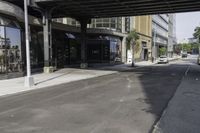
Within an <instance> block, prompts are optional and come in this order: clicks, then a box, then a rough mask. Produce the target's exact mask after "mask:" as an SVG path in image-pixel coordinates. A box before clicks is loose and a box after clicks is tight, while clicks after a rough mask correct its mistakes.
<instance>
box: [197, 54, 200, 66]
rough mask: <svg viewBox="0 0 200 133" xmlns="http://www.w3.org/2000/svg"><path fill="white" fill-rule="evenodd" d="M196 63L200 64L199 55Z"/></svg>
mask: <svg viewBox="0 0 200 133" xmlns="http://www.w3.org/2000/svg"><path fill="white" fill-rule="evenodd" d="M197 64H198V65H200V55H199V56H198V58H197Z"/></svg>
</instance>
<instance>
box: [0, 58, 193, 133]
mask: <svg viewBox="0 0 200 133" xmlns="http://www.w3.org/2000/svg"><path fill="white" fill-rule="evenodd" d="M191 60H192V59H186V60H184V61H177V62H173V63H170V64H168V65H163V64H161V65H155V66H150V67H143V68H137V69H135V70H129V71H126V72H120V73H117V74H112V75H107V76H102V77H98V78H93V79H88V80H82V81H77V82H72V83H67V84H62V85H58V86H54V87H48V88H45V89H41V90H34V91H30V92H28V93H22V94H17V95H11V96H7V97H1V98H0V133H148V132H151V130H152V127H153V125H154V124H155V123H156V122H157V120H158V119H159V118H160V116H161V114H162V112H163V110H164V109H165V108H166V106H167V104H168V102H169V100H170V99H171V98H172V96H173V95H174V93H175V91H176V89H177V87H178V86H179V84H180V82H181V80H182V77H183V75H184V74H185V72H186V70H187V68H188V66H189V64H187V63H192V62H193V61H194V60H192V61H191Z"/></svg>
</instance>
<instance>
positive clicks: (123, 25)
mask: <svg viewBox="0 0 200 133" xmlns="http://www.w3.org/2000/svg"><path fill="white" fill-rule="evenodd" d="M125 21H126V20H125V17H122V33H125V25H126V22H125Z"/></svg>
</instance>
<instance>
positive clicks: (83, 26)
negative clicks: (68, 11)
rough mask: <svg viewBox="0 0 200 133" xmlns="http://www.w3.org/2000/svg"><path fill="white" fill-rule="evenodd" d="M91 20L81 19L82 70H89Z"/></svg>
mask: <svg viewBox="0 0 200 133" xmlns="http://www.w3.org/2000/svg"><path fill="white" fill-rule="evenodd" d="M89 20H90V19H80V20H79V22H80V24H81V64H80V67H81V68H87V67H88V62H87V44H86V43H87V24H88V22H89Z"/></svg>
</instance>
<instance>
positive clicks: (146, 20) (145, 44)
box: [134, 16, 152, 61]
mask: <svg viewBox="0 0 200 133" xmlns="http://www.w3.org/2000/svg"><path fill="white" fill-rule="evenodd" d="M134 29H135V30H136V32H137V33H138V35H139V40H138V41H137V42H136V45H135V51H134V53H135V55H134V56H135V60H136V61H148V60H151V59H152V17H151V16H136V17H134Z"/></svg>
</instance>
